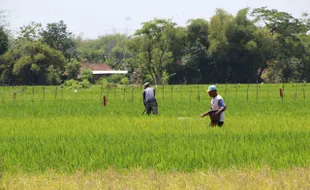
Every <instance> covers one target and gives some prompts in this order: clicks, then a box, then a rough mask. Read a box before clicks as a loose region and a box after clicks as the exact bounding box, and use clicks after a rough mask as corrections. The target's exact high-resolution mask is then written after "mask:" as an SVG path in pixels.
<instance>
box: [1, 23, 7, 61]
mask: <svg viewBox="0 0 310 190" xmlns="http://www.w3.org/2000/svg"><path fill="white" fill-rule="evenodd" d="M8 48H9V38H8V34H7V32H6V31H5V29H4V27H2V26H0V55H2V54H3V53H5V52H6V51H7V50H8Z"/></svg>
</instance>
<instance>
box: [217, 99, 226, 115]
mask: <svg viewBox="0 0 310 190" xmlns="http://www.w3.org/2000/svg"><path fill="white" fill-rule="evenodd" d="M218 104H219V107H220V109H219V111H217V112H216V113H215V115H220V114H221V113H223V112H224V111H225V110H226V107H227V106H226V105H225V103H224V100H222V99H220V100H219V102H218Z"/></svg>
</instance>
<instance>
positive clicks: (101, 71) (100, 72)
mask: <svg viewBox="0 0 310 190" xmlns="http://www.w3.org/2000/svg"><path fill="white" fill-rule="evenodd" d="M86 69H90V70H91V71H92V74H93V80H94V81H96V80H98V79H99V78H101V77H108V76H110V75H113V74H124V75H125V74H127V73H128V71H126V70H123V71H121V70H113V69H112V68H111V67H110V66H109V65H107V64H105V63H92V62H84V63H83V65H82V67H81V69H80V74H79V75H78V78H79V79H80V78H81V76H82V73H83V71H85V70H86Z"/></svg>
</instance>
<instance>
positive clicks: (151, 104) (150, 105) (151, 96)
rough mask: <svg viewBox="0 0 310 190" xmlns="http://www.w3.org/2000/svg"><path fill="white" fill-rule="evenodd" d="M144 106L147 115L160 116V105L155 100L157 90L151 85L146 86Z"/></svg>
mask: <svg viewBox="0 0 310 190" xmlns="http://www.w3.org/2000/svg"><path fill="white" fill-rule="evenodd" d="M143 104H144V107H145V111H146V114H147V115H150V113H151V112H153V114H154V115H157V114H158V105H157V101H156V98H155V89H154V88H152V87H151V85H150V84H149V83H145V84H144V90H143Z"/></svg>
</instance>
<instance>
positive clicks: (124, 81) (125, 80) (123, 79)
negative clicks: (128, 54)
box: [121, 77, 129, 86]
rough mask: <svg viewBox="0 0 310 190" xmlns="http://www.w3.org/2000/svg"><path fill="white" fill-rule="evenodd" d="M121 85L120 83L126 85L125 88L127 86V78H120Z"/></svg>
mask: <svg viewBox="0 0 310 190" xmlns="http://www.w3.org/2000/svg"><path fill="white" fill-rule="evenodd" d="M121 83H122V84H123V85H126V86H127V85H128V84H129V80H128V78H127V77H125V78H122V80H121Z"/></svg>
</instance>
